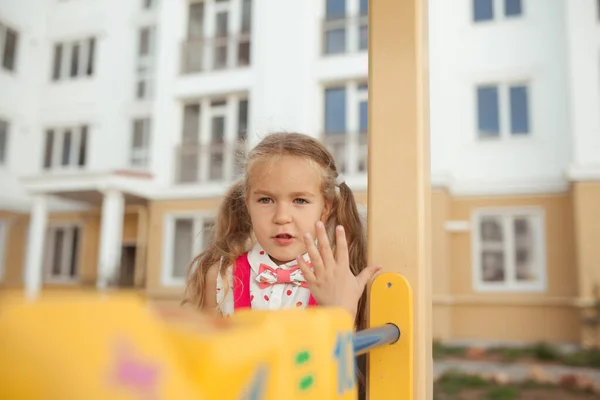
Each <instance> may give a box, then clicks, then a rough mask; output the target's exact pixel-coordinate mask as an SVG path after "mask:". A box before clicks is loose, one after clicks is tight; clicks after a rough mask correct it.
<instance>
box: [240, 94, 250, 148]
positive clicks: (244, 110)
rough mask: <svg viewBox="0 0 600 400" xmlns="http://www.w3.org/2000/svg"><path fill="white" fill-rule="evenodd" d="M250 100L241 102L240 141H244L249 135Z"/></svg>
mask: <svg viewBox="0 0 600 400" xmlns="http://www.w3.org/2000/svg"><path fill="white" fill-rule="evenodd" d="M247 131H248V100H240V102H239V106H238V139H240V140H244V139H246V137H247V134H248V132H247Z"/></svg>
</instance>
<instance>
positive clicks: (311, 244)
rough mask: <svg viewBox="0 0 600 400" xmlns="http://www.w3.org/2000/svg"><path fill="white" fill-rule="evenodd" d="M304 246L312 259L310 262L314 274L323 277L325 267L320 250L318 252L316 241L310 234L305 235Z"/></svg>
mask: <svg viewBox="0 0 600 400" xmlns="http://www.w3.org/2000/svg"><path fill="white" fill-rule="evenodd" d="M304 245H305V246H306V250H307V251H308V256H309V257H310V262H311V264H312V267H313V270H314V274H315V275H316V276H317V277H318V276H322V275H323V274H324V273H325V266H324V265H323V260H322V259H321V255H320V254H319V250H317V246H315V241H314V239H313V237H312V235H311V234H310V233H306V234H305V235H304Z"/></svg>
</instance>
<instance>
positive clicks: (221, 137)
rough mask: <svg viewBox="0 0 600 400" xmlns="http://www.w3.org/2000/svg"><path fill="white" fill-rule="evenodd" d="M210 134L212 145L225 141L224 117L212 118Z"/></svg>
mask: <svg viewBox="0 0 600 400" xmlns="http://www.w3.org/2000/svg"><path fill="white" fill-rule="evenodd" d="M211 132H212V134H211V137H212V142H213V143H223V142H224V141H225V117H213V119H212V129H211Z"/></svg>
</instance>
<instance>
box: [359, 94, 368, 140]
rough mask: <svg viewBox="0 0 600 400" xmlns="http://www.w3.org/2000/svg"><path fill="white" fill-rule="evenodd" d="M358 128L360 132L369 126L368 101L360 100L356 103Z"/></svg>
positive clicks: (366, 129) (365, 130)
mask: <svg viewBox="0 0 600 400" xmlns="http://www.w3.org/2000/svg"><path fill="white" fill-rule="evenodd" d="M358 116H359V117H358V118H359V121H358V129H359V131H360V132H364V133H366V132H367V131H368V129H369V128H368V127H369V102H368V101H361V102H360V103H359V105H358Z"/></svg>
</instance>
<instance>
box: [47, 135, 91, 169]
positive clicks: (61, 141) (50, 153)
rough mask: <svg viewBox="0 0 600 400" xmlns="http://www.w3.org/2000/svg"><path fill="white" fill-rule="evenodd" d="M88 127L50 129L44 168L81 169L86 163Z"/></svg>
mask: <svg viewBox="0 0 600 400" xmlns="http://www.w3.org/2000/svg"><path fill="white" fill-rule="evenodd" d="M87 141H88V127H87V126H86V125H83V126H76V127H68V128H56V129H48V130H47V131H46V143H45V146H44V168H45V169H61V168H81V167H84V166H85V163H86V155H87V154H86V153H87Z"/></svg>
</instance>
